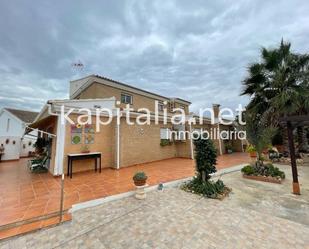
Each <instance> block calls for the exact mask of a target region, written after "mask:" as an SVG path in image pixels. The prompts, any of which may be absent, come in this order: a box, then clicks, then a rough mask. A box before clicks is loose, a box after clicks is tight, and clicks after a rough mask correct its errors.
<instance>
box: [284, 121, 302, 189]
mask: <svg viewBox="0 0 309 249" xmlns="http://www.w3.org/2000/svg"><path fill="white" fill-rule="evenodd" d="M287 131H288V141H289V149H290V158H291V167H292V176H293V194H295V195H300V188H299V182H298V173H297V165H296V156H295V147H294V138H293V126H292V124H291V122H290V121H287Z"/></svg>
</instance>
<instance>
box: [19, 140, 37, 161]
mask: <svg viewBox="0 0 309 249" xmlns="http://www.w3.org/2000/svg"><path fill="white" fill-rule="evenodd" d="M35 142H36V138H32V137H27V136H25V137H24V138H23V139H22V140H21V144H20V157H27V156H28V155H29V152H34V151H35V148H34V147H33V145H34V143H35Z"/></svg>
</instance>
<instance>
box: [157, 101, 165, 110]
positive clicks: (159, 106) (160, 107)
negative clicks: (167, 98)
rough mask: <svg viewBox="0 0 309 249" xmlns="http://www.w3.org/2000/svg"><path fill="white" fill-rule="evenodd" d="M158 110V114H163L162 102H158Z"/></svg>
mask: <svg viewBox="0 0 309 249" xmlns="http://www.w3.org/2000/svg"><path fill="white" fill-rule="evenodd" d="M158 110H159V112H163V110H164V104H163V102H159V103H158Z"/></svg>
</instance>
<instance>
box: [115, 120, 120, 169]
mask: <svg viewBox="0 0 309 249" xmlns="http://www.w3.org/2000/svg"><path fill="white" fill-rule="evenodd" d="M116 125H117V169H119V168H120V122H117V124H116Z"/></svg>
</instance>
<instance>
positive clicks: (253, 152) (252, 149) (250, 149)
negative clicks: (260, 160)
mask: <svg viewBox="0 0 309 249" xmlns="http://www.w3.org/2000/svg"><path fill="white" fill-rule="evenodd" d="M247 152H248V153H249V154H250V157H256V149H255V147H254V146H253V145H251V144H250V145H249V146H248V147H247Z"/></svg>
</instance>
